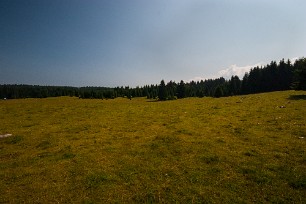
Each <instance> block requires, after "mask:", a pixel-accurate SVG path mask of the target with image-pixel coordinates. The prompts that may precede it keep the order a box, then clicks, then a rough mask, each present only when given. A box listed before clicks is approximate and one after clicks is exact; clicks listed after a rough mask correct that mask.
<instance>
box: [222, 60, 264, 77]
mask: <svg viewBox="0 0 306 204" xmlns="http://www.w3.org/2000/svg"><path fill="white" fill-rule="evenodd" d="M262 65H263V63H256V64H253V65H246V66H237V65H236V64H233V65H231V66H230V67H229V68H226V69H223V70H221V71H219V72H218V74H217V76H218V77H224V78H226V79H229V78H231V76H235V75H237V76H238V77H239V78H242V77H243V76H244V74H245V73H246V72H249V71H250V69H252V68H254V67H257V66H258V67H261V66H262Z"/></svg>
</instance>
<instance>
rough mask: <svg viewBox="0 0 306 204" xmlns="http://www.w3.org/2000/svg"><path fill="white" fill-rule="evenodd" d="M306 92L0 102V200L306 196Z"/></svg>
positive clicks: (295, 200) (148, 200)
mask: <svg viewBox="0 0 306 204" xmlns="http://www.w3.org/2000/svg"><path fill="white" fill-rule="evenodd" d="M305 95H306V92H302V91H300V92H297V91H286V92H274V93H265V94H256V95H247V96H235V97H227V98H218V99H214V98H201V99H200V98H187V99H181V100H175V101H165V102H149V101H148V100H146V99H144V98H137V99H132V100H127V99H124V98H117V99H114V100H84V99H83V100H82V99H78V98H70V97H61V98H47V99H20V100H7V101H0V115H1V117H0V134H7V133H10V134H13V136H12V137H7V138H0V181H1V182H0V195H1V196H0V202H1V203H2V202H3V203H7V202H11V203H20V202H26V203H33V202H41V203H46V202H67V203H69V202H77V203H102V202H103V203H105V202H106V203H115V202H119V203H122V202H123V203H133V202H134V203H163V202H164V203H169V202H179V203H214V202H217V203H224V202H227V203H233V202H235V203H237V202H238V203H239V202H242V203H243V202H246V203H249V202H275V203H288V202H292V203H306V197H305V195H306V154H305V150H306V141H305V140H306V126H305V124H306V119H305V115H306V101H305V97H303V96H305Z"/></svg>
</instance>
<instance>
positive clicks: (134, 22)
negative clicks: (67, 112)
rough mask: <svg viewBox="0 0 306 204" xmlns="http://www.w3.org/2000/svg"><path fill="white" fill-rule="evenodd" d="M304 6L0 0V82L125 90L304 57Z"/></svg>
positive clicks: (278, 1) (288, 2)
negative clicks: (115, 87) (120, 87)
mask: <svg viewBox="0 0 306 204" xmlns="http://www.w3.org/2000/svg"><path fill="white" fill-rule="evenodd" d="M305 8H306V1H305V0H231V1H228V0H154V1H150V0H111V1H109V0H0V84H37V85H65V86H108V87H114V86H126V85H129V86H132V87H135V86H137V85H140V86H142V85H146V84H157V83H159V82H160V80H161V79H164V80H166V81H170V80H173V81H176V82H178V81H180V80H185V81H188V80H192V79H194V80H198V79H205V78H214V77H220V76H221V75H223V76H230V74H238V75H239V76H242V75H243V73H244V72H245V71H247V70H248V69H249V68H250V67H252V66H257V65H261V64H263V65H265V64H267V63H270V61H271V60H276V61H279V60H281V59H282V58H285V59H288V58H290V59H292V58H295V57H303V56H305V54H306V12H305Z"/></svg>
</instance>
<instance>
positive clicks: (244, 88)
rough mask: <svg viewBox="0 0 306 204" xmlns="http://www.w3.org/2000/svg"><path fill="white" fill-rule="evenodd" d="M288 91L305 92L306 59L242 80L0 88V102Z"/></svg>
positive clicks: (274, 66) (270, 66) (259, 69)
mask: <svg viewBox="0 0 306 204" xmlns="http://www.w3.org/2000/svg"><path fill="white" fill-rule="evenodd" d="M289 89H296V90H306V58H300V59H298V60H296V61H295V62H294V63H293V64H292V63H291V61H290V60H287V61H285V60H284V59H282V60H281V61H280V62H279V63H277V62H276V61H272V62H271V63H270V64H267V65H265V66H263V67H254V68H252V69H251V70H250V71H249V72H247V73H245V75H244V76H243V78H242V79H240V78H239V77H238V76H232V77H231V78H230V79H228V80H226V79H225V78H223V77H220V78H217V79H207V80H201V81H191V82H184V81H183V80H181V81H180V82H179V83H176V82H174V81H170V82H167V83H166V82H165V81H164V80H161V82H160V84H158V85H157V84H155V85H145V86H143V87H139V86H137V87H136V88H130V87H129V86H125V87H123V86H121V87H115V88H109V87H69V86H38V85H6V84H5V85H0V98H2V99H17V98H46V97H58V96H75V97H79V98H94V99H114V98H117V97H126V98H128V99H132V98H134V97H147V98H148V99H156V100H162V101H163V100H173V99H181V98H186V97H204V96H210V97H223V96H234V95H242V94H253V93H261V92H271V91H283V90H289Z"/></svg>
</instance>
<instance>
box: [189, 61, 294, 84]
mask: <svg viewBox="0 0 306 204" xmlns="http://www.w3.org/2000/svg"><path fill="white" fill-rule="evenodd" d="M298 59H299V57H292V58H290V62H291V64H294V62H295V61H296V60H298ZM285 61H286V60H285ZM267 64H268V63H263V62H259V63H256V64H253V65H246V66H237V65H236V64H233V65H230V66H229V67H228V68H226V69H222V70H220V71H218V73H217V74H215V75H208V76H207V77H200V76H197V77H194V78H192V79H189V80H186V81H189V82H190V81H201V80H205V79H216V78H220V77H224V78H225V79H230V78H231V77H232V76H235V75H237V76H238V77H239V78H240V79H242V78H243V76H244V74H245V73H246V72H249V71H250V70H251V69H252V68H254V67H261V66H265V65H267Z"/></svg>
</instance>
